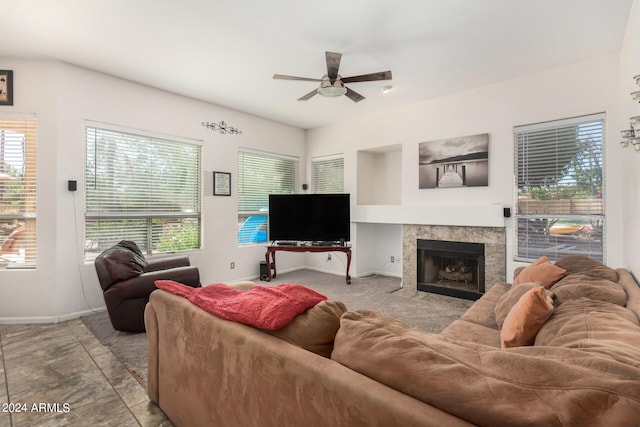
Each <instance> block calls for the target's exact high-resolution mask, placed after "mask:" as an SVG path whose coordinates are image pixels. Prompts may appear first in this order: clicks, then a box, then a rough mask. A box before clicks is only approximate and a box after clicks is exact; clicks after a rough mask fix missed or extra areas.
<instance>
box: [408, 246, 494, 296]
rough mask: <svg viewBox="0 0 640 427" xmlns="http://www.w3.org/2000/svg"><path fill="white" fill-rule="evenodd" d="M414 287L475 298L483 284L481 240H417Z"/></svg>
mask: <svg viewBox="0 0 640 427" xmlns="http://www.w3.org/2000/svg"><path fill="white" fill-rule="evenodd" d="M417 246H418V263H417V265H418V280H417V283H418V290H420V291H426V292H434V293H438V294H444V295H450V296H455V297H459V298H466V299H472V300H475V299H478V298H479V297H480V296H481V295H482V294H483V293H484V290H485V287H484V280H485V279H484V276H485V274H484V270H485V266H484V244H482V243H465V242H449V241H442V240H421V239H419V240H418V245H417Z"/></svg>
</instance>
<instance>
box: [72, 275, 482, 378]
mask: <svg viewBox="0 0 640 427" xmlns="http://www.w3.org/2000/svg"><path fill="white" fill-rule="evenodd" d="M258 283H260V284H263V285H278V284H282V283H298V284H302V285H305V286H309V287H310V288H313V289H314V290H316V291H317V292H320V293H321V294H323V295H326V296H327V297H328V298H330V299H334V300H338V301H342V302H343V303H345V305H346V306H347V308H348V309H349V310H352V311H353V310H360V309H372V310H376V311H378V312H380V313H382V314H385V315H387V316H390V317H394V318H396V319H398V320H401V321H403V322H404V323H406V324H407V325H409V326H413V327H416V328H420V329H423V330H425V331H428V332H440V331H441V330H442V329H444V328H445V327H446V326H447V325H449V324H450V323H451V322H453V321H454V320H455V319H457V318H458V317H460V316H461V315H462V314H463V313H464V312H465V311H466V310H467V309H468V308H469V307H470V306H471V304H473V301H468V300H463V299H459V298H453V297H448V296H444V295H437V294H430V293H425V292H419V293H418V294H416V293H412V292H408V291H407V290H406V289H403V288H402V287H401V281H400V279H399V278H396V277H388V276H380V275H375V276H370V277H365V278H359V279H357V278H353V279H352V280H351V285H347V284H346V283H345V280H344V276H337V275H334V274H327V273H321V272H318V271H313V270H298V271H294V272H290V273H284V274H279V275H278V277H277V279H274V280H273V281H272V282H270V283H266V282H258ZM81 319H82V321H83V322H84V324H85V325H86V326H87V327H88V328H89V330H90V331H91V332H92V333H93V334H94V335H95V336H96V337H97V338H98V340H99V341H100V342H101V343H102V344H103V345H105V346H106V347H108V348H109V349H110V350H111V352H112V353H113V354H114V355H115V356H116V357H117V358H118V359H119V360H120V361H121V362H122V363H123V364H124V365H125V366H126V367H127V369H128V370H129V371H130V372H131V374H132V375H133V376H134V377H135V378H136V379H137V380H138V381H139V382H140V383H141V384H142V385H146V378H147V340H146V335H145V334H144V333H139V334H132V333H127V332H119V331H116V330H114V329H113V327H112V326H111V323H110V322H109V317H108V315H107V313H106V312H101V313H96V314H92V315H90V316H84V317H82V318H81Z"/></svg>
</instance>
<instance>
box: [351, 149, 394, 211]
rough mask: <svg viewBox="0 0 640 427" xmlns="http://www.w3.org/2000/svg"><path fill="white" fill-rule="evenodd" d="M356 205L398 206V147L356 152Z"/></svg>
mask: <svg viewBox="0 0 640 427" xmlns="http://www.w3.org/2000/svg"><path fill="white" fill-rule="evenodd" d="M357 167H358V197H357V204H358V205H401V204H402V144H394V145H386V146H383V147H376V148H369V149H366V150H358V157H357Z"/></svg>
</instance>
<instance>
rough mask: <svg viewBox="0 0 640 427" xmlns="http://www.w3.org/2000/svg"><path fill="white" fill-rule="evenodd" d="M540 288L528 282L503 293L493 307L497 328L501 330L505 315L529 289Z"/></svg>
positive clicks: (536, 283)
mask: <svg viewBox="0 0 640 427" xmlns="http://www.w3.org/2000/svg"><path fill="white" fill-rule="evenodd" d="M540 287H543V286H542V285H541V284H540V283H538V282H529V283H522V284H520V285H518V286H512V287H511V289H509V290H508V291H507V292H505V293H504V294H503V295H502V296H501V297H500V299H498V302H496V304H495V305H494V307H493V314H494V316H495V318H496V324H497V325H498V328H502V324H503V323H504V319H505V318H506V317H507V314H509V312H510V311H511V309H512V308H513V306H514V305H516V303H517V302H518V300H519V299H520V297H521V296H522V295H524V294H526V293H527V292H529V291H530V290H531V289H534V288H540Z"/></svg>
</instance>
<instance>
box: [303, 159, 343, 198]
mask: <svg viewBox="0 0 640 427" xmlns="http://www.w3.org/2000/svg"><path fill="white" fill-rule="evenodd" d="M311 185H312V190H313V192H314V193H325V194H326V193H344V155H343V154H335V155H331V156H322V157H314V158H313V159H311Z"/></svg>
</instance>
